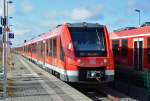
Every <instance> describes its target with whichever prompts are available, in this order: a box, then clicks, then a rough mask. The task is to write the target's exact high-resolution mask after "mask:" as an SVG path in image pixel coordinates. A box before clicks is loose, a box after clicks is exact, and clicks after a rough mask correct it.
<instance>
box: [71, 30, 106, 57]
mask: <svg viewBox="0 0 150 101" xmlns="http://www.w3.org/2000/svg"><path fill="white" fill-rule="evenodd" d="M69 30H70V34H71V38H72V41H73V47H74V49H75V55H76V56H77V57H83V56H84V57H85V56H92V57H94V56H106V55H107V51H106V44H105V34H104V28H103V27H102V28H101V27H100V28H99V27H70V28H69Z"/></svg>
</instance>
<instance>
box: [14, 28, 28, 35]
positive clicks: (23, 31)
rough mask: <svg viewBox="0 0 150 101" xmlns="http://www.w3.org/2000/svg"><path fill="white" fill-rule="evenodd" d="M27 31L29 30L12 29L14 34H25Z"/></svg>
mask: <svg viewBox="0 0 150 101" xmlns="http://www.w3.org/2000/svg"><path fill="white" fill-rule="evenodd" d="M29 32H30V30H28V29H18V30H15V31H14V33H15V35H24V34H27V33H29Z"/></svg>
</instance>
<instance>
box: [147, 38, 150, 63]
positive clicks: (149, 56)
mask: <svg viewBox="0 0 150 101" xmlns="http://www.w3.org/2000/svg"><path fill="white" fill-rule="evenodd" d="M147 56H148V63H150V37H149V38H148V39H147Z"/></svg>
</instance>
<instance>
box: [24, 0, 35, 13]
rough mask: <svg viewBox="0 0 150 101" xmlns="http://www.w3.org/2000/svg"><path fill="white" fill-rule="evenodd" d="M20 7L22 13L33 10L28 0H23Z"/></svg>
mask: <svg viewBox="0 0 150 101" xmlns="http://www.w3.org/2000/svg"><path fill="white" fill-rule="evenodd" d="M21 7H22V11H23V12H24V13H28V12H31V11H32V10H33V6H32V4H31V2H30V1H29V0H23V1H22V4H21Z"/></svg>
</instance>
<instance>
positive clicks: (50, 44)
mask: <svg viewBox="0 0 150 101" xmlns="http://www.w3.org/2000/svg"><path fill="white" fill-rule="evenodd" d="M52 46H53V43H52V39H49V48H50V49H49V50H50V51H49V56H52Z"/></svg>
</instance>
